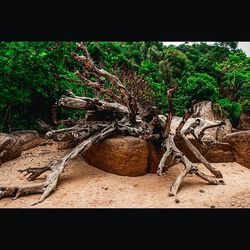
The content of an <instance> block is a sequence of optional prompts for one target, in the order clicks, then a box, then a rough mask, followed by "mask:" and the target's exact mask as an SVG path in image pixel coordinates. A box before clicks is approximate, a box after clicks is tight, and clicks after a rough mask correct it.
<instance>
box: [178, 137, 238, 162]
mask: <svg viewBox="0 0 250 250" xmlns="http://www.w3.org/2000/svg"><path fill="white" fill-rule="evenodd" d="M189 140H190V142H191V143H192V144H193V145H194V146H195V147H196V148H197V149H198V150H199V151H200V152H201V154H202V155H203V156H204V157H205V158H206V159H207V160H208V161H209V162H212V163H216V162H233V161H234V154H233V152H232V151H233V148H232V146H231V145H230V144H226V143H218V144H217V145H215V146H213V147H211V148H208V149H207V148H205V147H204V146H202V145H201V144H200V143H199V142H197V141H196V140H195V139H194V138H191V139H189ZM175 144H176V146H177V147H178V148H179V149H180V150H181V152H183V153H184V154H185V155H186V156H187V157H188V159H189V160H190V161H192V162H194V163H196V162H199V161H198V160H197V158H196V157H195V155H194V153H193V152H192V151H191V150H190V149H189V148H188V147H187V146H186V144H185V142H184V140H183V139H182V138H180V137H177V138H176V140H175Z"/></svg>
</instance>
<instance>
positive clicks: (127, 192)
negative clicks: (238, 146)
mask: <svg viewBox="0 0 250 250" xmlns="http://www.w3.org/2000/svg"><path fill="white" fill-rule="evenodd" d="M64 153H65V151H64V150H60V151H58V150H57V145H56V144H52V145H49V144H47V145H43V146H39V147H36V148H34V149H31V150H27V151H24V152H22V155H21V157H19V158H18V159H15V160H13V161H9V162H6V163H4V164H3V165H2V166H1V167H0V186H1V185H10V184H12V185H14V184H17V183H18V184H27V181H26V179H25V177H24V176H23V175H22V174H21V173H19V172H18V171H17V170H18V169H25V168H27V167H37V166H43V165H45V164H46V163H48V162H49V161H50V160H53V159H56V158H57V157H59V156H60V155H63V154H64ZM213 165H214V166H215V167H216V168H218V169H220V170H221V171H222V173H223V175H224V181H225V183H226V185H224V186H223V185H219V186H213V185H207V183H206V182H204V181H203V180H201V179H200V178H197V177H196V176H191V175H190V176H187V177H186V179H185V181H184V183H183V185H182V187H181V189H180V191H179V196H178V198H179V200H180V203H175V202H174V199H173V198H172V197H169V196H168V190H169V188H170V185H171V184H172V183H173V181H174V180H175V178H176V177H177V175H178V173H179V172H180V170H181V165H177V166H174V167H172V168H171V169H170V170H169V171H168V172H166V173H164V175H163V176H157V175H156V174H147V175H145V176H140V177H124V176H117V175H113V174H109V173H106V172H104V171H102V170H99V169H97V168H95V167H92V166H90V165H88V164H87V163H85V162H84V161H83V160H82V159H80V158H79V159H78V160H76V161H75V162H73V163H71V164H70V165H69V166H68V167H67V168H66V169H65V172H64V173H63V174H62V175H61V178H60V180H59V184H58V187H57V190H56V191H55V192H54V193H52V194H51V195H50V196H49V197H48V198H47V199H46V200H45V201H44V202H43V203H41V204H38V205H36V206H33V207H31V206H30V205H31V204H32V203H34V202H36V201H37V200H38V199H39V196H40V195H39V194H38V195H29V196H24V197H19V198H18V199H17V200H12V199H11V198H4V199H2V200H0V208H211V207H215V208H236V207H244V208H245V207H247V208H250V169H247V168H245V167H243V166H241V165H239V164H237V163H216V164H213ZM200 166H201V167H202V169H203V170H204V172H207V171H206V169H205V168H204V166H202V165H200ZM42 177H44V176H42ZM41 179H42V178H41ZM41 179H40V180H37V181H36V182H39V181H42V180H41Z"/></svg>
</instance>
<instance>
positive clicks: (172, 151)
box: [157, 134, 224, 202]
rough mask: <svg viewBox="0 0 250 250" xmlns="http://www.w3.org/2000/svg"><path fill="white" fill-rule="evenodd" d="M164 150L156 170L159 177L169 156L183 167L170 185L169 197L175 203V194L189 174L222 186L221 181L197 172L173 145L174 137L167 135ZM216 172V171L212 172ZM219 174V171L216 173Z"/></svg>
mask: <svg viewBox="0 0 250 250" xmlns="http://www.w3.org/2000/svg"><path fill="white" fill-rule="evenodd" d="M165 148H166V149H167V150H166V152H165V153H164V155H163V157H162V159H161V161H160V163H159V166H158V170H157V174H158V175H161V173H162V170H163V168H164V167H165V161H166V159H167V157H168V156H169V155H173V157H174V159H175V160H176V161H177V162H181V163H182V164H183V165H184V170H183V171H182V172H181V173H180V174H179V176H178V177H177V178H176V180H175V182H174V183H173V184H172V186H171V188H170V192H169V196H174V197H175V201H176V202H179V200H178V198H177V192H178V190H179V187H180V185H181V183H182V181H183V179H184V178H185V177H186V175H187V174H189V173H194V174H195V175H197V176H199V177H200V178H202V179H203V180H205V181H207V182H208V183H209V184H212V185H219V184H224V181H223V180H214V179H212V178H210V177H208V176H206V175H205V174H204V173H203V172H202V171H200V170H199V168H198V166H196V165H194V164H193V163H192V162H191V161H190V160H189V159H188V158H187V157H186V156H185V155H184V154H183V153H182V152H181V151H180V150H179V149H178V148H177V147H176V145H175V143H174V135H171V134H169V136H168V137H167V139H166V141H165ZM213 171H216V170H213ZM218 172H219V171H218Z"/></svg>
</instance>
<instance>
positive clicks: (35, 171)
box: [18, 166, 51, 181]
mask: <svg viewBox="0 0 250 250" xmlns="http://www.w3.org/2000/svg"><path fill="white" fill-rule="evenodd" d="M49 170H51V166H45V167H42V168H26V169H23V170H21V169H20V170H18V172H20V173H23V172H26V173H25V175H24V176H27V175H29V174H30V175H29V176H28V178H27V180H28V181H33V180H35V179H36V178H37V177H39V176H40V175H41V174H43V173H45V172H47V171H49Z"/></svg>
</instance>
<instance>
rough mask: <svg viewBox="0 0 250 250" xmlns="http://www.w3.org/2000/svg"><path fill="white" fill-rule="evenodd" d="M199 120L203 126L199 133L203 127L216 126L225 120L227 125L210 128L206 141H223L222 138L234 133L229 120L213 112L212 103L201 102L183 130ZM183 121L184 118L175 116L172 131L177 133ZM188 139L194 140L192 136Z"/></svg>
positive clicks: (206, 134)
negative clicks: (212, 139)
mask: <svg viewBox="0 0 250 250" xmlns="http://www.w3.org/2000/svg"><path fill="white" fill-rule="evenodd" d="M197 118H200V119H201V126H200V127H199V128H197V129H196V131H197V132H199V130H201V129H202V128H203V126H207V125H212V124H215V122H219V121H222V120H225V123H226V124H225V125H224V126H221V127H215V128H210V129H208V130H206V131H205V135H204V139H205V138H207V139H211V138H214V139H216V140H219V141H220V140H222V138H223V137H224V136H225V135H227V134H230V133H232V124H231V122H230V121H229V120H228V119H224V118H223V117H221V116H220V115H218V114H216V113H215V112H214V111H213V105H212V102H210V101H204V102H199V103H197V104H195V105H194V113H193V115H192V116H191V117H190V118H189V119H188V120H187V122H186V123H185V125H184V126H183V128H182V130H185V129H186V128H187V127H189V126H190V124H191V123H193V122H194V121H195V120H196V119H197ZM181 120H182V117H179V116H174V117H173V119H172V122H171V131H173V132H174V131H175V129H176V128H177V127H178V125H179V124H180V122H181ZM188 138H190V139H191V138H193V137H192V135H189V136H188Z"/></svg>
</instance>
